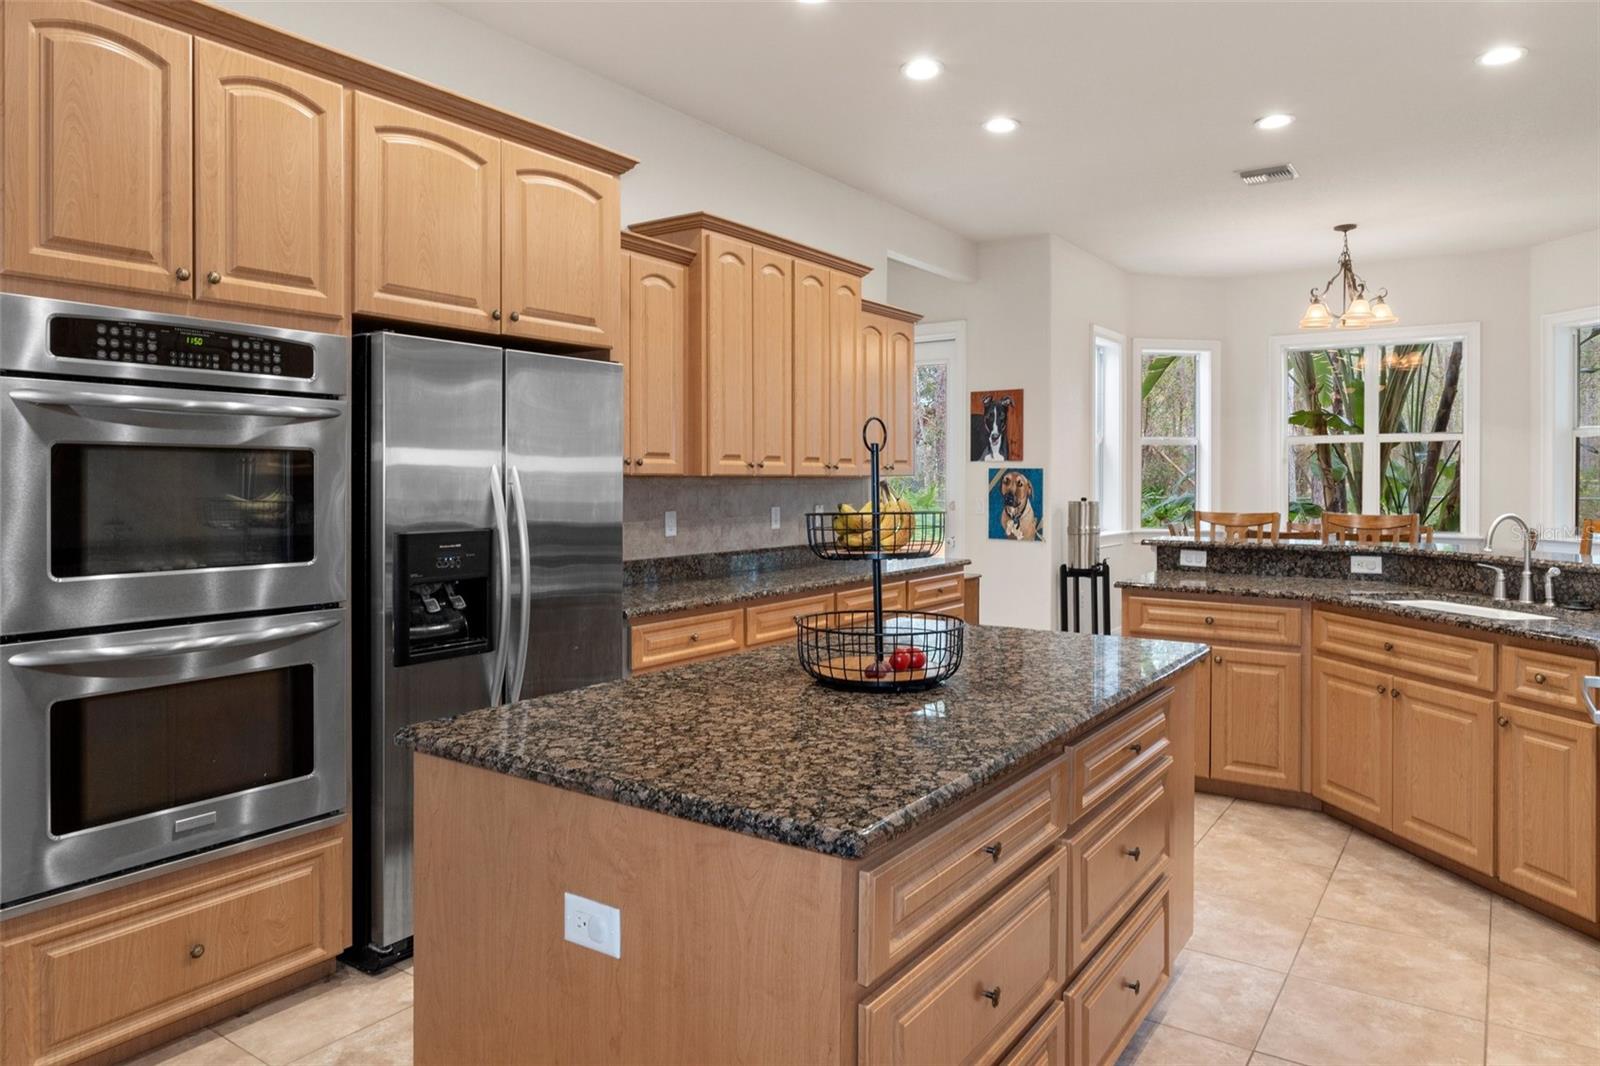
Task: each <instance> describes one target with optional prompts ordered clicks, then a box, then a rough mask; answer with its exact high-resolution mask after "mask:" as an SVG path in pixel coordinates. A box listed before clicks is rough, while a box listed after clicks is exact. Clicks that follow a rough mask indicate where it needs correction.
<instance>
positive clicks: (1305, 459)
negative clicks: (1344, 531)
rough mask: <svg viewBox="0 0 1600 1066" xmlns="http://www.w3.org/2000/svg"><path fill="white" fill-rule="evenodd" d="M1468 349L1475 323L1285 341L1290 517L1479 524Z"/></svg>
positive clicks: (1472, 346) (1452, 526) (1471, 353)
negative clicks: (1411, 517) (1417, 518)
mask: <svg viewBox="0 0 1600 1066" xmlns="http://www.w3.org/2000/svg"><path fill="white" fill-rule="evenodd" d="M1318 339H1319V340H1320V339H1321V338H1318ZM1476 348H1477V330H1476V328H1475V327H1474V328H1470V329H1462V330H1460V331H1459V332H1454V331H1443V332H1436V333H1430V332H1428V331H1422V330H1403V331H1402V330H1395V331H1385V332H1384V333H1383V334H1381V335H1375V336H1372V337H1370V338H1363V339H1362V341H1360V342H1358V341H1355V340H1353V339H1349V335H1348V334H1341V335H1339V336H1338V340H1337V343H1334V344H1327V343H1323V344H1318V343H1299V344H1297V343H1294V342H1293V340H1290V341H1288V342H1286V343H1281V344H1280V346H1279V354H1280V359H1281V363H1280V372H1281V374H1282V386H1281V387H1282V396H1283V402H1284V406H1283V410H1284V439H1283V459H1284V474H1285V485H1286V491H1285V495H1284V499H1283V505H1282V506H1283V513H1284V514H1285V516H1286V517H1287V518H1288V520H1289V522H1290V523H1291V524H1297V523H1310V522H1314V521H1315V520H1316V519H1318V518H1319V517H1320V516H1321V515H1322V514H1323V512H1325V511H1332V512H1340V513H1355V514H1412V513H1415V514H1418V515H1421V522H1422V525H1423V526H1425V527H1428V528H1430V529H1432V530H1433V531H1435V532H1438V533H1461V532H1463V531H1470V530H1473V529H1475V527H1476V524H1477V515H1476V512H1475V507H1476V491H1475V490H1476V482H1475V481H1474V480H1473V479H1474V478H1476V476H1477V471H1476V469H1475V467H1476V448H1475V446H1476V433H1477V426H1476V417H1475V413H1476V405H1477V397H1476V396H1474V395H1473V382H1475V380H1476V378H1475V377H1474V375H1473V373H1472V370H1473V368H1474V367H1475V366H1476V357H1477V353H1476ZM1469 412H1470V413H1472V415H1473V417H1470V418H1469Z"/></svg>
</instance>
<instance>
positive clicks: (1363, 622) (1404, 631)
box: [1311, 610, 1495, 692]
mask: <svg viewBox="0 0 1600 1066" xmlns="http://www.w3.org/2000/svg"><path fill="white" fill-rule="evenodd" d="M1311 644H1312V648H1313V650H1315V651H1316V652H1317V653H1318V654H1319V655H1338V656H1341V657H1343V658H1346V659H1351V660H1354V661H1355V662H1359V663H1366V664H1368V665H1370V666H1377V667H1379V668H1380V669H1384V670H1397V671H1401V672H1404V673H1407V674H1410V675H1412V676H1414V677H1420V678H1425V679H1426V680H1429V681H1443V682H1446V683H1449V684H1456V685H1464V686H1466V687H1467V688H1472V689H1478V690H1480V691H1483V692H1490V691H1493V689H1494V658H1495V646H1494V644H1493V642H1491V641H1487V640H1473V639H1472V638H1470V637H1458V636H1454V635H1452V634H1449V633H1434V632H1432V631H1429V630H1425V629H1418V628H1416V627H1415V626H1404V625H1395V624H1393V623H1390V622H1377V621H1374V620H1372V619H1370V618H1359V617H1356V616H1354V615H1347V614H1337V613H1335V612H1332V611H1323V610H1315V611H1313V612H1312V613H1311Z"/></svg>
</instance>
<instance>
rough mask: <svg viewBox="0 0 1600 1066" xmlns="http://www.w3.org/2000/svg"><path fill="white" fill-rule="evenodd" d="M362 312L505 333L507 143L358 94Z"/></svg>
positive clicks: (358, 301) (358, 293)
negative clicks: (503, 149) (503, 167)
mask: <svg viewBox="0 0 1600 1066" xmlns="http://www.w3.org/2000/svg"><path fill="white" fill-rule="evenodd" d="M354 122H355V138H354V140H355V171H356V180H355V205H356V206H355V310H356V311H357V312H358V313H359V312H366V313H368V314H374V315H383V316H385V317H389V318H399V319H406V320H409V321H414V322H427V323H431V324H433V325H439V326H455V327H459V328H461V329H478V330H490V331H495V332H498V330H499V326H498V323H499V321H500V140H499V138H497V137H493V136H490V135H488V134H486V133H481V132H479V131H477V130H473V129H469V128H468V127H466V126H459V125H457V124H455V123H454V122H446V121H445V120H443V119H440V118H435V117H434V116H432V115H429V114H425V113H424V112H421V111H416V110H413V109H412V108H409V107H401V106H400V105H399V104H394V103H390V102H389V101H387V100H380V99H378V98H377V97H375V96H368V95H367V94H366V93H356V94H355V116H354Z"/></svg>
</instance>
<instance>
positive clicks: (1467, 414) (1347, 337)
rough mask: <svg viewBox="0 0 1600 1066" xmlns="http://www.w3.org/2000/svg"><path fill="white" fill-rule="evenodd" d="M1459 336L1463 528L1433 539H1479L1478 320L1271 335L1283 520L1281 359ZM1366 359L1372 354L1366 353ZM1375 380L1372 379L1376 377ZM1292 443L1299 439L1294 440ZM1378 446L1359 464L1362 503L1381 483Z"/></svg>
mask: <svg viewBox="0 0 1600 1066" xmlns="http://www.w3.org/2000/svg"><path fill="white" fill-rule="evenodd" d="M1457 337H1459V338H1461V358H1462V361H1463V363H1464V365H1463V366H1462V368H1461V376H1462V380H1463V381H1464V383H1465V384H1466V388H1467V403H1466V407H1465V408H1464V409H1463V411H1462V413H1461V463H1462V467H1463V469H1465V470H1466V471H1467V476H1466V477H1465V478H1463V479H1462V481H1461V531H1460V532H1459V533H1438V534H1435V539H1442V540H1447V541H1452V540H1463V541H1465V540H1477V539H1479V529H1480V524H1481V519H1480V515H1479V511H1478V508H1479V502H1480V491H1479V490H1480V488H1481V487H1482V481H1483V464H1482V463H1481V462H1480V461H1479V455H1480V451H1481V445H1482V429H1483V426H1482V420H1481V417H1480V411H1481V409H1482V400H1483V397H1482V389H1481V388H1479V376H1480V368H1481V366H1482V362H1481V360H1480V359H1479V357H1478V356H1479V350H1480V349H1479V326H1478V323H1476V322H1454V323H1449V324H1446V325H1442V326H1391V327H1388V328H1386V329H1363V330H1323V331H1320V332H1316V333H1287V334H1279V335H1277V336H1274V337H1272V338H1270V340H1269V343H1268V345H1267V349H1268V353H1269V354H1268V359H1269V365H1270V367H1271V371H1270V375H1269V377H1268V380H1269V381H1272V382H1274V386H1273V391H1274V393H1275V394H1276V396H1277V399H1276V401H1275V405H1276V409H1277V412H1278V416H1277V418H1276V419H1275V420H1274V422H1273V433H1274V435H1276V437H1277V443H1276V445H1275V448H1274V450H1275V453H1276V455H1277V462H1276V463H1275V464H1274V470H1275V471H1276V472H1275V475H1274V477H1273V494H1274V499H1276V500H1277V503H1278V506H1277V507H1275V508H1273V509H1274V510H1276V511H1277V512H1278V513H1279V514H1280V515H1282V516H1283V518H1284V520H1285V521H1288V517H1289V434H1288V433H1287V429H1288V419H1289V411H1288V408H1287V407H1286V404H1287V400H1288V398H1287V396H1286V395H1285V389H1284V387H1283V383H1284V375H1285V373H1286V371H1285V360H1286V359H1287V357H1288V353H1289V352H1290V351H1291V350H1294V349H1304V348H1371V347H1379V346H1382V345H1385V344H1421V343H1424V342H1427V341H1436V340H1454V339H1455V338H1457ZM1369 358H1370V355H1369ZM1373 380H1376V377H1374V379H1373ZM1434 436H1435V434H1432V433H1407V434H1390V435H1387V436H1385V437H1384V443H1388V442H1390V441H1405V440H1430V439H1432V438H1433V437H1434ZM1319 439H1327V438H1318V437H1307V438H1305V441H1304V442H1305V443H1314V442H1315V441H1317V440H1319ZM1377 439H1378V435H1377V433H1375V432H1374V433H1370V434H1367V435H1364V436H1362V437H1352V436H1341V437H1339V438H1338V440H1339V443H1353V442H1355V441H1358V440H1359V441H1363V442H1365V443H1367V444H1368V445H1372V444H1373V442H1375V441H1376V440H1377ZM1296 443H1301V441H1299V440H1297V441H1296ZM1379 454H1380V452H1378V451H1374V452H1373V453H1372V455H1373V458H1374V461H1373V462H1370V463H1369V462H1365V456H1363V463H1362V469H1363V471H1364V474H1363V478H1362V486H1361V495H1362V500H1363V503H1362V506H1363V508H1364V507H1365V506H1366V502H1365V501H1366V500H1367V499H1368V498H1369V497H1371V496H1375V495H1376V489H1377V486H1379V485H1380V484H1381V477H1382V475H1381V473H1380V472H1379V469H1378V465H1377V462H1376V457H1377V456H1378V455H1379Z"/></svg>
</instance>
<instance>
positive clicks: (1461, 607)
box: [1389, 600, 1552, 622]
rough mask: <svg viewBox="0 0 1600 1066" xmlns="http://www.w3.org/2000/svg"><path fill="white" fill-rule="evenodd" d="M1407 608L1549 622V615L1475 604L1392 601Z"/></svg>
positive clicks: (1445, 601) (1519, 620)
mask: <svg viewBox="0 0 1600 1066" xmlns="http://www.w3.org/2000/svg"><path fill="white" fill-rule="evenodd" d="M1389 602H1390V603H1394V604H1400V605H1402V606H1405V607H1420V608H1422V609H1423V610H1425V611H1438V612H1439V613H1440V614H1461V615H1466V616H1467V617H1469V618H1489V619H1493V620H1494V621H1496V622H1549V621H1551V620H1552V619H1551V618H1550V616H1549V615H1544V614H1529V613H1528V612H1527V611H1508V610H1506V609H1505V608H1503V607H1479V606H1478V605H1477V604H1475V603H1451V602H1450V601H1449V600H1390V601H1389Z"/></svg>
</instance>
